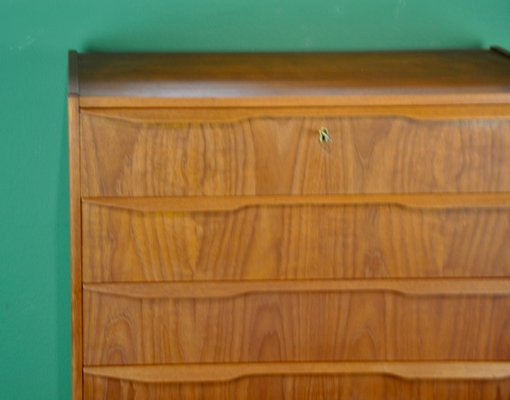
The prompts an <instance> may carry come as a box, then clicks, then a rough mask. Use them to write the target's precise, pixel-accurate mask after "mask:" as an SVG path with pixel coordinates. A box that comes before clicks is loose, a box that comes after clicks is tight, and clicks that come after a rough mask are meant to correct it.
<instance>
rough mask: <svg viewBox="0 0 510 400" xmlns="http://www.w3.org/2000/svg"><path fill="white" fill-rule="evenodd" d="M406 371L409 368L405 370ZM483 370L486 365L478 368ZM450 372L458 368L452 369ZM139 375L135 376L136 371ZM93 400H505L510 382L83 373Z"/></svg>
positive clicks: (509, 393)
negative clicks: (158, 379) (187, 378)
mask: <svg viewBox="0 0 510 400" xmlns="http://www.w3.org/2000/svg"><path fill="white" fill-rule="evenodd" d="M403 368H406V366H404V367H403ZM475 368H477V369H479V370H482V371H483V366H478V365H475ZM452 369H458V366H456V365H453V366H452ZM135 374H136V373H135ZM84 389H85V398H86V399H90V400H104V399H105V398H106V399H116V400H161V399H172V400H174V399H175V400H225V399H235V400H261V399H263V400H315V399H320V400H322V399H342V400H343V399H349V400H351V399H362V400H364V399H370V400H372V399H374V400H375V399H377V400H410V399H412V400H431V399H433V400H506V399H508V398H510V379H503V380H494V379H491V380H466V379H463V380H437V379H399V378H395V377H392V376H377V375H376V376H370V375H368V376H363V375H355V376H353V375H350V374H346V375H343V376H332V375H327V376H316V375H314V376H306V375H299V376H269V377H268V376H256V377H249V378H242V379H237V380H235V381H230V382H210V383H145V382H139V381H135V382H133V381H130V380H122V379H115V378H106V377H100V376H92V375H89V374H85V377H84Z"/></svg>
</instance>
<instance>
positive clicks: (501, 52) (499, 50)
mask: <svg viewBox="0 0 510 400" xmlns="http://www.w3.org/2000/svg"><path fill="white" fill-rule="evenodd" d="M490 49H491V51H493V52H495V53H497V54H499V55H501V56H503V57H506V58H510V51H508V50H507V49H505V48H503V47H501V46H491V47H490Z"/></svg>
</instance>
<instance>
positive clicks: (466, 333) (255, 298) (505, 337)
mask: <svg viewBox="0 0 510 400" xmlns="http://www.w3.org/2000/svg"><path fill="white" fill-rule="evenodd" d="M140 285H143V284H140ZM169 288H170V290H171V286H170V287H169ZM150 289H151V288H150V286H147V287H146V290H147V291H149V290H150ZM195 290H196V291H198V292H200V291H201V288H200V284H198V283H197V284H195V285H194V287H193V285H190V287H189V293H188V297H187V298H171V297H170V298H169V297H160V298H154V297H153V295H151V296H149V297H148V298H143V297H133V296H122V295H119V294H118V293H115V292H113V293H106V292H97V291H91V290H85V292H84V306H83V307H84V362H85V365H122V364H124V365H129V364H168V363H214V362H270V361H272V362H277V361H278V362H279V361H345V360H501V361H503V360H507V359H508V358H509V356H510V331H509V330H508V329H507V327H508V326H509V325H510V296H508V295H506V296H501V297H496V296H490V295H489V296H487V295H471V296H470V295H463V296H447V297H445V296H444V295H428V296H419V297H415V296H409V295H404V296H402V295H397V294H395V293H391V292H386V291H369V292H345V291H326V292H309V291H307V290H306V289H305V290H302V291H299V292H295V291H294V292H265V293H264V292H260V293H247V294H244V295H240V296H237V297H225V298H218V297H215V298H214V297H212V298H193V293H194V292H195ZM459 337H461V338H462V340H459Z"/></svg>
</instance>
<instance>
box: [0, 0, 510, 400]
mask: <svg viewBox="0 0 510 400" xmlns="http://www.w3.org/2000/svg"><path fill="white" fill-rule="evenodd" d="M490 44H499V45H503V46H506V47H507V48H510V1H509V0H485V1H483V2H482V1H479V0H449V1H443V0H428V1H423V0H314V1H312V0H308V1H307V0H257V1H255V0H252V1H247V0H171V1H170V0H152V1H135V0H123V1H120V0H115V1H107V0H87V1H84V0H53V1H42V0H0V399H5V400H25V399H26V400H28V399H30V400H33V399H42V400H46V399H47V400H56V399H69V398H70V395H71V385H70V302H69V297H70V290H69V275H70V274H69V237H68V231H69V218H68V211H69V210H68V196H67V192H68V183H67V179H68V171H67V138H66V135H67V115H66V85H67V82H66V68H67V67H66V62H67V58H66V57H67V55H66V53H67V50H68V49H71V48H72V49H77V50H78V51H87V50H89V51H90V50H135V51H136V50H140V51H141V50H149V51H150V50H154V51H156V50H157V51H165V50H168V51H178V50H186V51H220V50H229V51H256V50H270V51H272V50H274V51H277V50H303V51H316V50H337V49H338V50H343V49H353V50H363V49H411V48H451V47H462V48H472V47H477V48H478V47H487V46H488V45H490Z"/></svg>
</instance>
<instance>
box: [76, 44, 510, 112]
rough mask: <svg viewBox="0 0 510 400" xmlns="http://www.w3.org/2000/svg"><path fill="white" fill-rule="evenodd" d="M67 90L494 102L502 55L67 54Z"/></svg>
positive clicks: (509, 80) (507, 92)
mask: <svg viewBox="0 0 510 400" xmlns="http://www.w3.org/2000/svg"><path fill="white" fill-rule="evenodd" d="M69 92H70V94H75V95H79V96H81V97H110V98H114V97H124V98H125V97H132V98H169V99H203V98H208V99H215V98H216V99H219V98H229V99H246V98H259V99H260V98H266V99H275V98H290V97H294V98H297V97H312V98H313V97H315V98H320V97H327V98H335V97H336V98H344V99H345V98H349V97H356V96H358V97H359V96H362V97H373V96H395V95H397V96H398V95H405V96H408V97H409V96H415V97H417V96H424V95H425V96H434V95H448V94H450V95H451V94H454V95H458V94H464V95H477V96H486V97H487V96H500V98H501V96H510V56H509V54H508V53H505V51H504V50H501V49H493V50H442V51H400V52H350V53H347V52H346V53H230V54H228V53H209V54H206V53H131V54H128V53H76V52H70V81H69ZM509 99H510V97H509ZM468 102H469V101H468ZM472 102H476V99H473V101H472Z"/></svg>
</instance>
